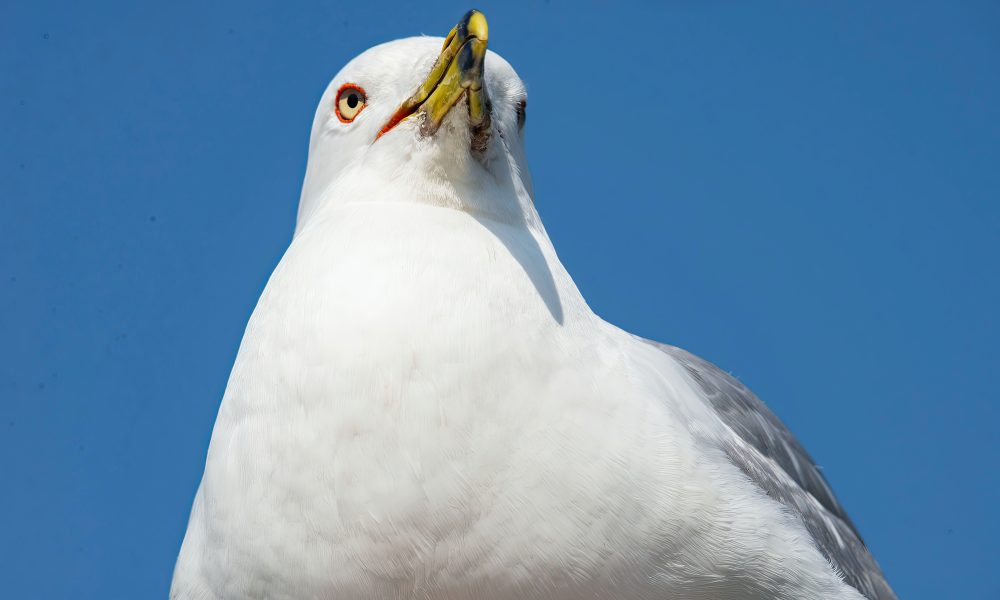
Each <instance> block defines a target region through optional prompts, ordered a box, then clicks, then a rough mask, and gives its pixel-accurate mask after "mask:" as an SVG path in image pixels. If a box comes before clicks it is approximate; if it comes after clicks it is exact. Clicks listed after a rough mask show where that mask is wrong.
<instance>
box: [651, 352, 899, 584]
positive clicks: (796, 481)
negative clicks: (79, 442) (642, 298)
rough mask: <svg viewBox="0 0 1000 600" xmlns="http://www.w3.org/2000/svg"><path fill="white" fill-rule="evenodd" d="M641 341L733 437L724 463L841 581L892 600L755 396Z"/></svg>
mask: <svg viewBox="0 0 1000 600" xmlns="http://www.w3.org/2000/svg"><path fill="white" fill-rule="evenodd" d="M640 339H641V338H640ZM643 341H644V342H646V343H648V344H652V345H653V346H656V347H657V348H659V349H660V350H663V351H664V352H666V353H667V354H668V355H670V356H671V357H673V359H674V360H676V361H677V362H678V363H679V364H680V365H682V366H683V367H684V368H685V369H686V370H687V372H688V374H689V375H690V376H691V377H692V378H693V379H694V380H695V382H697V384H698V385H699V386H700V387H701V391H702V392H703V393H704V394H705V397H706V399H707V400H708V402H709V404H710V405H711V406H712V408H714V409H715V411H716V413H718V415H719V417H720V418H721V419H722V421H723V422H725V423H726V424H727V425H728V426H729V428H730V429H732V430H733V432H734V433H735V434H736V435H735V436H734V437H733V439H732V440H731V443H730V444H729V447H728V448H726V453H727V454H728V455H729V459H730V460H731V461H732V462H733V463H734V464H735V465H736V466H738V467H739V468H740V469H741V470H742V471H743V472H744V473H746V474H747V476H748V477H749V478H750V479H751V480H752V481H754V482H755V483H756V484H757V485H758V486H760V487H761V488H762V489H763V490H764V491H765V492H766V493H767V495H768V496H770V497H771V498H773V499H774V500H776V501H778V502H780V503H781V504H783V505H785V506H786V507H787V508H788V509H790V510H792V511H793V512H795V513H796V514H798V515H799V517H800V518H801V519H802V522H803V524H804V525H805V527H806V530H807V531H808V532H809V534H810V535H812V537H813V540H815V542H816V545H817V547H818V548H819V550H820V551H821V552H822V553H823V555H824V556H826V558H827V560H829V561H830V562H831V563H832V564H833V565H834V566H835V567H837V568H838V569H839V570H840V572H841V573H842V574H843V576H844V580H845V581H846V582H847V583H848V584H850V585H851V586H853V587H854V588H856V589H857V590H858V591H859V592H861V594H863V595H864V596H865V597H866V598H869V599H870V600H896V594H895V593H894V592H893V591H892V588H890V587H889V584H888V582H886V580H885V576H884V575H883V574H882V570H881V569H880V568H879V566H878V564H877V563H876V562H875V559H874V558H873V557H872V555H871V553H870V552H869V551H868V548H867V547H866V546H865V543H864V541H862V539H861V534H859V533H858V530H857V528H856V527H855V526H854V523H852V522H851V519H850V517H848V516H847V512H846V511H844V507H843V506H841V505H840V502H838V501H837V498H836V496H834V494H833V490H831V489H830V486H829V484H827V482H826V478H825V477H823V474H822V473H821V472H820V471H819V468H818V467H817V466H816V463H815V462H814V461H813V459H812V458H811V457H810V456H809V453H808V452H806V450H805V448H803V447H802V444H800V443H799V441H798V440H797V439H795V436H793V435H792V433H791V432H790V431H788V428H787V427H785V426H784V424H783V423H782V422H781V421H779V420H778V417H776V416H774V413H772V412H771V411H770V410H769V409H768V408H767V406H765V405H764V403H763V402H761V400H760V398H758V397H757V396H756V395H754V393H753V392H751V391H750V390H749V389H747V387H746V386H744V385H743V384H742V383H740V382H739V381H738V380H737V379H736V378H735V377H733V376H731V375H729V374H728V373H726V372H724V371H722V370H721V369H719V368H718V367H716V366H715V365H713V364H712V363H710V362H708V361H706V360H702V359H701V358H698V357H697V356H695V355H693V354H691V353H689V352H687V351H685V350H681V349H680V348H676V347H674V346H668V345H666V344H660V343H658V342H654V341H651V340H643Z"/></svg>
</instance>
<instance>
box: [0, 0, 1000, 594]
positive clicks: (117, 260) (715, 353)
mask: <svg viewBox="0 0 1000 600" xmlns="http://www.w3.org/2000/svg"><path fill="white" fill-rule="evenodd" d="M480 7H481V8H483V9H484V10H485V12H486V14H487V16H488V17H489V20H490V46H491V48H493V49H495V50H496V51H497V52H499V53H501V54H502V55H504V56H505V57H506V58H507V59H508V60H510V62H511V63H512V64H513V65H514V66H515V68H517V69H518V70H519V72H520V74H521V75H522V77H523V78H524V79H525V81H526V82H527V84H528V88H529V94H530V101H529V109H528V145H529V157H530V159H531V163H532V168H533V172H534V177H535V187H536V200H537V203H538V207H539V210H540V212H541V214H542V217H543V218H544V219H545V223H546V225H547V226H548V229H549V232H550V234H551V236H552V238H553V240H554V242H555V244H556V247H557V248H558V250H559V251H560V255H561V257H562V259H563V261H564V262H565V263H566V265H567V267H568V268H569V271H570V273H572V274H573V275H574V276H575V278H576V280H577V282H578V283H579V285H580V288H581V289H582V290H583V292H584V294H585V296H586V297H587V298H588V299H589V301H590V303H591V305H592V306H593V308H594V309H595V310H596V311H597V312H598V313H599V314H601V315H602V316H604V317H605V318H607V319H608V320H610V321H612V322H614V323H617V324H619V325H621V326H623V327H625V328H627V329H629V330H632V331H634V332H636V333H639V334H642V335H644V336H647V337H652V338H655V339H658V340H663V341H668V342H671V343H674V344H679V345H681V346H684V347H686V348H688V349H690V350H692V351H694V352H696V353H698V354H701V355H703V356H705V357H707V358H709V359H710V360H712V361H714V362H716V363H718V364H719V365H721V366H722V367H723V368H725V369H727V370H729V371H731V372H733V373H734V374H736V375H737V376H739V377H741V378H742V379H743V380H744V381H745V382H746V383H747V384H749V385H750V386H751V387H752V388H753V389H754V390H756V391H757V393H758V394H759V395H760V396H762V397H763V398H764V399H765V401H767V402H768V403H769V404H770V405H771V406H772V407H773V408H774V410H775V411H776V412H777V413H778V414H779V415H780V416H781V417H782V418H783V419H784V420H785V421H786V422H787V423H788V425H789V426H790V427H791V428H792V429H793V430H794V431H795V432H796V433H797V434H798V435H799V437H800V438H801V439H802V440H803V442H804V443H805V445H806V446H807V447H808V448H809V449H810V450H811V452H812V453H813V454H814V455H815V457H816V458H817V460H818V461H819V462H820V464H821V465H823V467H824V468H825V472H826V473H827V474H828V476H829V478H830V480H831V481H832V483H833V485H834V488H835V489H836V490H837V491H838V493H839V494H840V497H841V499H842V500H843V502H844V504H845V505H846V506H847V507H848V510H849V511H850V512H851V514H852V515H853V516H854V519H855V520H856V521H857V523H858V525H859V527H860V529H861V531H862V533H863V534H864V535H865V537H866V538H867V540H868V542H869V544H870V546H871V547H872V549H873V551H874V553H875V555H876V556H877V558H878V560H879V561H880V562H881V564H882V565H883V567H884V568H885V571H886V572H887V574H888V576H889V579H890V581H891V582H892V583H893V584H894V586H895V587H896V589H897V590H898V592H899V593H900V595H901V597H903V598H908V599H920V598H935V599H937V598H994V599H995V598H1000V571H998V569H997V565H998V563H1000V551H998V544H1000V542H998V533H1000V531H998V518H997V515H996V510H997V507H998V505H1000V468H998V441H997V429H998V426H1000V403H998V400H1000V393H998V382H997V375H998V372H1000V349H998V334H1000V326H998V317H997V312H998V311H997V307H998V306H1000V277H998V260H1000V5H998V4H997V3H996V2H990V1H985V0H984V1H980V2H973V1H956V0H951V1H944V0H942V1H939V2H923V1H916V0H906V1H896V2H867V1H864V2H862V1H851V2H847V1H845V2H827V3H816V2H792V1H788V2H735V1H714V0H703V1H694V0H685V1H678V2H669V3H663V4H662V5H661V4H654V3H644V4H636V5H630V6H626V5H624V4H617V5H615V6H612V4H611V3H606V4H602V5H596V4H595V5H586V4H584V5H578V4H576V3H572V4H571V3H560V2H551V3H548V2H547V3H536V4H530V5H524V6H522V7H519V8H514V7H512V6H511V5H510V3H506V2H505V3H495V4H494V3H480ZM467 8H469V6H468V5H467V4H465V3H456V2H398V3H388V2H353V3H347V2H333V1H324V2H313V3H305V2H301V3H299V2H296V3H279V2H259V1H256V0H241V1H239V2H228V3H202V2H155V3H153V2H149V3H137V2H132V1H128V2H126V1H122V2H109V1H102V2H88V3H78V2H52V1H32V2H27V1H25V0H20V1H18V2H14V1H12V0H8V1H6V2H4V3H3V5H2V6H0V67H2V71H0V72H2V73H3V76H2V77H0V194H2V195H0V202H2V213H0V214H2V215H3V216H2V217H0V340H2V341H0V344H2V346H0V352H2V357H0V401H2V404H0V411H2V420H0V477H2V483H0V581H3V586H2V587H3V595H4V597H6V598H59V599H62V598H65V599H91V598H93V599H101V600H108V599H135V598H165V596H166V593H167V588H168V584H169V579H170V574H171V570H172V567H173V561H174V558H175V556H176V553H177V550H178V547H179V544H180V541H181V537H182V534H183V531H184V527H185V523H186V520H187V515H188V511H189V508H190V503H191V500H192V497H193V494H194V491H195V488H196V485H197V483H198V479H199V477H200V475H201V470H202V466H203V460H204V454H205V450H206V447H207V444H208V439H209V433H210V431H211V427H212V423H213V421H214V418H215V413H216V410H217V408H218V404H219V400H220V398H221V396H222V392H223V389H224V387H225V383H226V378H227V376H228V372H229V368H230V366H231V364H232V360H233V358H234V356H235V353H236V349H237V345H238V344H239V341H240V337H241V335H242V333H243V328H244V326H245V323H246V320H247V318H248V316H249V314H250V311H251V310H252V308H253V306H254V304H255V302H256V300H257V297H258V295H259V293H260V291H261V289H262V287H263V285H264V282H265V281H266V279H267V277H268V275H269V274H270V272H271V270H272V268H273V267H274V265H275V264H276V262H277V261H278V259H279V257H280V256H281V254H282V251H283V250H284V248H285V247H286V245H287V243H288V241H289V238H290V235H291V232H292V227H293V221H294V216H295V208H296V202H297V200H298V194H299V186H300V183H301V179H302V175H303V172H304V168H305V160H306V144H307V139H308V135H309V127H310V123H311V119H312V114H313V110H314V108H315V103H316V102H317V100H318V99H319V96H320V93H321V92H322V90H323V89H324V87H325V86H326V83H327V82H328V80H329V79H330V77H331V76H332V75H333V74H334V73H336V71H337V70H338V69H339V68H340V67H341V66H342V64H343V63H345V62H346V61H347V60H348V59H350V58H351V57H352V56H354V55H355V54H357V53H359V52H360V51H362V50H364V49H366V48H368V47H369V46H371V45H373V44H375V43H378V42H382V41H386V40H390V39H393V38H398V37H403V36H408V35H412V34H419V33H427V34H433V35H442V34H444V33H445V32H447V31H448V29H449V28H450V27H451V26H452V24H454V22H455V21H456V20H457V19H458V17H459V16H460V15H461V14H462V13H463V12H464V11H465V10H466V9H467Z"/></svg>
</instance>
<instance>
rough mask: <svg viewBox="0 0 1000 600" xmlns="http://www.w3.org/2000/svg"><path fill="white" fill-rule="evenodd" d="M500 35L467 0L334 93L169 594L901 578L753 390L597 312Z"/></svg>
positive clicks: (552, 595) (435, 597) (709, 590)
mask: <svg viewBox="0 0 1000 600" xmlns="http://www.w3.org/2000/svg"><path fill="white" fill-rule="evenodd" d="M486 44H487V25H486V20H485V18H484V17H483V15H482V13H479V12H476V11H470V12H469V13H468V14H467V15H466V16H465V17H464V18H463V19H462V21H461V22H460V23H459V24H458V25H457V26H456V27H455V28H454V29H453V30H452V32H451V33H450V34H449V36H448V37H447V39H445V40H443V41H442V40H441V39H440V38H429V37H420V38H410V39H404V40H398V41H394V42H390V43H387V44H383V45H380V46H377V47H375V48H372V49H370V50H368V51H367V52H364V53H363V54H361V55H360V56H358V57H357V58H355V59H354V60H352V61H351V62H350V63H348V64H347V66H345V67H344V68H343V70H341V71H340V73H338V74H337V76H336V77H335V78H334V79H333V81H332V82H331V83H330V85H329V87H328V89H327V91H326V92H325V94H324V95H323V98H322V100H321V102H320V104H319V108H318V110H317V111H316V116H315V120H314V123H313V127H312V136H311V139H310V143H309V162H308V168H307V171H306V176H305V182H304V185H303V190H302V197H301V202H300V206H299V215H298V222H297V227H296V231H295V235H294V238H293V240H292V242H291V245H290V246H289V248H288V251H287V252H286V253H285V255H284V257H283V258H282V259H281V262H280V264H279V265H278V266H277V268H276V269H275V270H274V273H273V274H272V276H271V278H270V280H269V281H268V283H267V287H266V288H265V290H264V292H263V294H262V295H261V298H260V301H259V303H258V304H257V307H256V309H255V310H254V313H253V316H252V317H251V318H250V322H249V324H248V325H247V329H246V334H245V335H244V337H243V342H242V344H241V346H240V350H239V354H238V356H237V358H236V362H235V365H234V366H233V370H232V374H231V376H230V379H229V383H228V387H227V388H226V392H225V396H224V398H223V400H222V405H221V408H220V410H219V415H218V419H217V421H216V423H215V429H214V431H213V434H212V440H211V444H210V447H209V450H208V457H207V460H206V464H205V472H204V477H203V479H202V481H201V485H200V487H199V489H198V493H197V496H196V498H195V501H194V506H193V509H192V512H191V518H190V522H189V525H188V529H187V534H186V536H185V538H184V542H183V545H182V548H181V552H180V557H179V559H178V561H177V566H176V569H175V572H174V578H173V584H172V588H171V595H170V597H171V598H172V599H176V600H223V599H226V600H229V599H237V598H238V599H247V598H267V599H271V600H281V599H295V600H304V599H316V600H319V599H323V600H368V599H372V600H375V599H403V598H407V599H411V598H412V599H427V600H513V599H517V600H529V599H538V600H579V599H584V598H592V599H607V600H612V599H613V600H640V599H643V600H645V599H649V600H653V599H657V600H664V599H679V598H687V599H694V600H702V599H704V600H707V599H734V600H735V599H740V600H745V599H756V598H760V599H764V598H767V599H793V598H794V599H818V598H830V599H859V598H863V597H864V598H869V599H871V600H875V599H878V600H885V599H891V598H895V595H894V594H893V592H892V590H891V589H890V588H889V586H888V584H887V583H886V581H885V579H884V577H883V575H882V573H881V571H880V570H879V568H878V566H877V565H876V563H875V561H874V560H873V559H872V557H871V555H870V554H869V552H868V550H867V549H866V548H865V546H864V544H863V543H862V541H861V539H860V537H859V535H858V533H857V530H856V529H855V528H854V526H853V525H852V524H851V522H850V520H849V519H848V517H847V515H846V513H845V512H844V509H843V508H842V507H841V506H840V505H839V504H838V503H837V500H836V499H835V498H834V495H833V493H832V492H831V491H830V488H829V487H828V486H827V484H826V482H825V481H824V479H823V476H822V475H821V474H820V472H819V471H818V470H817V467H816V466H815V464H814V463H813V461H812V460H811V459H810V458H809V456H808V454H807V453H806V452H805V450H803V448H802V446H801V445H800V444H799V443H798V442H797V441H796V440H795V438H794V437H793V436H792V435H791V434H790V433H789V432H788V430H787V429H786V428H785V427H784V426H783V425H782V424H781V423H780V421H778V420H777V418H776V417H774V415H773V414H772V413H771V412H770V411H768V409H767V408H766V407H765V406H764V405H763V404H762V403H761V402H760V401H759V400H758V399H757V397H756V396H754V395H753V394H752V393H751V392H750V391H748V390H747V389H746V388H744V387H743V386H742V385H741V384H740V383H739V382H737V381H736V380H735V379H733V378H732V377H730V376H728V375H727V374H725V373H723V372H722V371H720V370H719V369H718V368H716V367H715V366H713V365H711V364H709V363H707V362H704V361H702V360H700V359H698V358H696V357H694V356H692V355H690V354H688V353H686V352H684V351H683V350H680V349H677V348H674V347H671V346H665V345H661V344H657V343H654V342H650V341H647V340H643V339H641V338H638V337H636V336H633V335H630V334H629V333H626V332H624V331H622V330H621V329H619V328H617V327H615V326H613V325H610V324H608V323H607V322H605V321H603V320H602V319H601V318H599V317H598V316H596V315H595V314H594V313H593V312H592V311H591V310H590V308H589V307H588V306H587V303H586V302H585V301H584V299H583V297H582V296H581V295H580V292H579V290H578V289H577V288H576V286H575V285H574V283H573V280H572V279H571V278H570V276H569V274H567V272H566V270H565V268H564V267H563V265H562V264H561V263H560V262H559V259H558V258H557V256H556V252H555V250H554V249H553V247H552V243H551V242H550V241H549V238H548V236H547V235H546V233H545V229H544V228H543V226H542V223H541V221H540V220H539V217H538V213H537V212H536V211H535V208H534V204H533V195H532V186H531V180H530V177H529V174H528V165H527V162H526V159H525V153H524V128H525V123H524V120H525V119H524V117H525V104H526V92H525V87H524V84H523V83H522V82H521V80H520V79H519V78H518V76H517V74H516V73H515V72H514V70H513V69H512V68H511V66H510V65H509V64H508V63H507V62H506V61H504V60H503V59H502V58H501V57H500V56H498V55H496V54H494V53H492V52H487V51H486ZM415 90H416V91H415Z"/></svg>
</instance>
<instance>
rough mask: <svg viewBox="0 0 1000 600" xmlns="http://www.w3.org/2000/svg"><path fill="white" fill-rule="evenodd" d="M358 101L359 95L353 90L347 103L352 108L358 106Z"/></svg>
mask: <svg viewBox="0 0 1000 600" xmlns="http://www.w3.org/2000/svg"><path fill="white" fill-rule="evenodd" d="M358 101H359V98H358V95H357V94H355V93H354V92H351V95H350V96H348V97H347V105H348V106H350V107H351V108H357V107H358Z"/></svg>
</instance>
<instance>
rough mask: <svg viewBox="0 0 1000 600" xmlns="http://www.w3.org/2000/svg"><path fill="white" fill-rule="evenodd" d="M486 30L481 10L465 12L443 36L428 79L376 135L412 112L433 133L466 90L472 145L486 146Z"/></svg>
mask: <svg viewBox="0 0 1000 600" xmlns="http://www.w3.org/2000/svg"><path fill="white" fill-rule="evenodd" d="M488 31H489V30H488V27H487V25H486V17H485V16H484V15H483V13H481V12H479V11H478V10H470V11H469V12H467V13H466V14H465V16H464V17H462V20H461V21H459V22H458V25H455V27H454V28H453V29H452V30H451V32H450V33H449V34H448V37H447V39H445V41H444V46H443V47H442V48H441V54H440V56H438V59H437V61H435V62H434V66H433V67H431V72H430V74H429V75H428V76H427V79H426V80H424V82H423V83H422V84H420V87H419V88H417V91H416V92H415V93H414V94H413V95H412V96H410V97H409V98H407V99H406V101H405V102H403V104H402V105H400V107H399V108H398V109H397V110H396V112H395V113H394V114H393V115H392V117H391V118H390V119H389V120H388V121H387V122H386V124H385V126H384V127H382V130H381V131H379V133H378V135H377V136H376V137H375V139H378V138H380V137H382V136H383V135H385V134H386V133H388V132H389V130H391V129H392V128H393V127H395V126H396V125H398V124H399V123H400V122H401V121H403V120H404V119H406V118H408V117H410V116H411V115H413V114H419V115H422V121H421V123H420V133H421V134H422V135H425V136H427V135H433V134H434V132H436V131H437V130H438V127H440V126H441V121H443V120H444V118H445V116H446V115H447V114H448V112H449V111H450V110H451V109H452V107H454V106H455V104H457V103H458V101H459V100H460V99H461V98H462V95H463V94H465V95H466V96H467V98H468V108H469V124H470V126H471V130H472V144H473V148H474V149H479V150H485V148H486V142H487V141H488V139H489V131H490V99H489V97H488V96H487V93H486V87H485V85H484V84H483V60H484V59H485V58H486V42H487V40H488V37H489V36H488ZM477 146H480V147H477Z"/></svg>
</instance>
